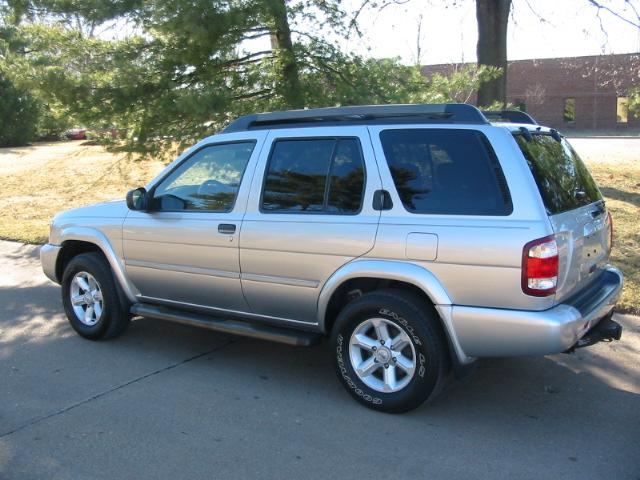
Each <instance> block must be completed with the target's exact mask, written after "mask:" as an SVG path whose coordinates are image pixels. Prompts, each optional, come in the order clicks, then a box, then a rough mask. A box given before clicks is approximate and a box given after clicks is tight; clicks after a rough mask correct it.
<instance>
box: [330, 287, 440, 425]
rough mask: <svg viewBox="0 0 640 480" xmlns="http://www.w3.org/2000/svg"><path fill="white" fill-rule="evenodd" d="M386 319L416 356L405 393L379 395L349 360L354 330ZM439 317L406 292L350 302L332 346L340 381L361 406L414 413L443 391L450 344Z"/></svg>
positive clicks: (384, 292)
mask: <svg viewBox="0 0 640 480" xmlns="http://www.w3.org/2000/svg"><path fill="white" fill-rule="evenodd" d="M374 317H379V318H385V319H387V320H390V321H391V322H393V323H394V324H396V325H397V326H398V327H399V328H402V329H403V330H404V331H405V332H406V333H407V334H408V335H409V338H410V339H411V341H412V343H413V347H414V349H415V354H416V372H415V373H414V377H413V379H412V380H411V381H410V382H409V384H408V385H407V386H406V387H405V388H403V389H402V390H400V391H399V392H393V393H383V392H378V391H376V390H373V389H372V388H370V387H368V386H367V385H366V384H365V383H364V382H362V381H361V380H360V379H359V378H358V376H357V374H356V373H355V371H354V369H353V367H352V365H351V361H350V357H349V340H350V338H351V334H352V333H353V331H354V329H355V328H356V327H357V326H358V325H359V324H360V323H361V322H362V321H364V320H366V319H367V318H374ZM436 322H439V320H438V318H437V312H436V311H435V309H434V308H433V306H432V305H430V304H429V303H427V302H426V301H424V300H423V299H422V298H420V297H419V296H417V295H414V294H412V293H410V292H404V291H402V290H393V289H388V290H377V291H374V292H371V293H367V294H365V295H363V296H361V297H360V298H358V299H356V300H354V301H352V302H351V303H349V304H348V305H347V306H346V307H345V308H344V309H343V310H342V311H341V312H340V314H339V315H338V318H337V319H336V322H335V324H334V328H333V330H332V335H331V347H332V352H333V357H334V365H335V368H336V373H337V374H338V378H339V379H340V381H341V382H342V384H343V385H344V387H345V388H346V390H347V391H348V392H349V393H350V394H351V395H352V396H353V397H354V398H355V399H356V400H358V401H359V402H360V403H362V404H363V405H365V406H367V407H369V408H372V409H374V410H379V411H384V412H388V413H401V412H406V411H409V410H412V409H414V408H416V407H418V406H419V405H421V404H422V403H424V402H425V401H426V400H427V399H429V398H430V397H434V396H435V395H436V394H437V393H438V392H439V391H440V387H441V384H442V383H443V379H444V377H445V376H446V366H447V361H446V340H445V339H444V338H443V335H442V331H441V329H440V328H439V325H438V323H436Z"/></svg>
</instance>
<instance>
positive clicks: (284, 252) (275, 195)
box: [240, 127, 381, 323]
mask: <svg viewBox="0 0 640 480" xmlns="http://www.w3.org/2000/svg"><path fill="white" fill-rule="evenodd" d="M379 188H381V182H380V176H379V174H378V170H377V167H376V164H375V160H374V158H373V152H372V149H371V143H370V140H369V136H368V133H367V129H366V128H365V127H340V128H338V127H327V128H314V129H311V128H298V129H279V130H272V131H271V132H270V133H269V136H268V138H267V141H266V142H265V146H264V148H263V149H262V154H261V156H260V160H259V162H258V167H257V169H256V175H255V177H254V181H253V185H252V188H251V196H250V198H249V204H248V206H247V213H246V215H245V217H244V221H243V224H242V231H241V233H240V264H241V270H242V277H241V278H242V290H243V292H244V295H245V298H246V299H247V302H248V303H249V305H250V306H251V309H252V311H253V312H254V313H256V314H260V315H267V316H271V317H279V318H285V319H290V320H295V321H298V322H304V323H316V322H317V305H318V296H319V294H320V290H321V289H322V286H323V284H324V282H325V281H326V280H327V279H328V278H329V277H330V276H331V275H332V274H333V273H334V272H335V271H336V270H338V269H339V268H340V267H341V266H342V265H344V264H345V263H348V262H349V261H351V260H353V259H354V258H356V257H358V256H361V255H364V254H365V253H366V252H368V251H369V250H371V249H372V248H373V245H374V243H375V237H376V230H377V228H378V221H379V218H380V212H378V211H376V210H374V209H373V195H374V191H375V190H377V189H379Z"/></svg>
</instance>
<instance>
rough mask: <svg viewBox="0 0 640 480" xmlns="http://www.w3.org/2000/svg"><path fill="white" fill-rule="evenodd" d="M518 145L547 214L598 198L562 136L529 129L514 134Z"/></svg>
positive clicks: (576, 155) (585, 203)
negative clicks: (527, 133)
mask: <svg viewBox="0 0 640 480" xmlns="http://www.w3.org/2000/svg"><path fill="white" fill-rule="evenodd" d="M514 137H515V139H516V142H517V143H518V146H519V147H520V150H521V151H522V153H523V155H524V157H525V159H526V160H527V164H528V165H529V169H530V170H531V173H532V174H533V178H534V179H535V181H536V184H537V185H538V190H539V191H540V196H541V197H542V201H543V202H544V206H545V208H546V209H547V213H548V214H549V215H555V214H558V213H562V212H566V211H569V210H573V209H576V208H579V207H582V206H584V205H589V204H590V203H594V202H597V201H599V200H602V195H601V194H600V191H599V190H598V187H597V185H596V182H595V181H594V180H593V178H592V177H591V174H590V173H589V170H587V167H586V166H585V165H584V163H582V160H580V157H578V154H577V153H576V152H575V151H574V150H573V148H572V147H571V145H570V144H569V142H567V141H566V140H565V139H564V138H560V141H558V140H556V139H554V138H553V137H552V136H551V135H549V134H546V133H534V132H531V135H530V138H526V137H525V136H524V135H522V134H519V133H516V134H514Z"/></svg>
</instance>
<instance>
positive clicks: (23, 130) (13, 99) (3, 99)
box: [0, 73, 39, 147]
mask: <svg viewBox="0 0 640 480" xmlns="http://www.w3.org/2000/svg"><path fill="white" fill-rule="evenodd" d="M38 113H39V108H38V103H37V101H36V100H35V99H34V98H33V97H32V96H31V95H30V94H29V92H27V91H24V90H20V89H18V88H16V87H15V86H14V85H13V84H12V83H11V82H10V81H9V80H8V79H6V78H5V77H4V76H3V75H2V74H1V73H0V147H17V146H20V145H25V144H27V143H29V142H30V141H31V140H33V139H34V138H35V136H36V124H37V122H38Z"/></svg>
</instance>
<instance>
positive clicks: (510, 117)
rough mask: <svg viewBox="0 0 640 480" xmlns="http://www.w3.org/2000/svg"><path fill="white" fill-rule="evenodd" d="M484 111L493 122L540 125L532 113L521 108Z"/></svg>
mask: <svg viewBox="0 0 640 480" xmlns="http://www.w3.org/2000/svg"><path fill="white" fill-rule="evenodd" d="M482 113H483V114H484V116H485V117H487V118H488V119H489V120H490V121H492V122H509V123H527V124H529V125H538V122H536V120H535V119H534V118H533V117H532V116H531V115H529V114H528V113H526V112H523V111H521V110H483V111H482Z"/></svg>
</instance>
